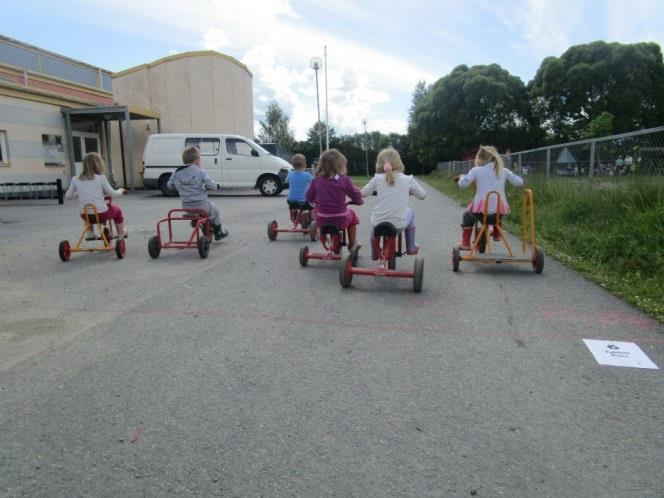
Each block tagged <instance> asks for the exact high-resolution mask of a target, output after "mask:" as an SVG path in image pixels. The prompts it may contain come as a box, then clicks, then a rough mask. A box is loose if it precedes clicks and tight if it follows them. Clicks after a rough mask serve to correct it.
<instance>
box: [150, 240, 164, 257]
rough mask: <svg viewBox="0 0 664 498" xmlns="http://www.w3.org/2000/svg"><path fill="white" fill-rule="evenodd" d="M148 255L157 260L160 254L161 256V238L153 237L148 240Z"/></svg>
mask: <svg viewBox="0 0 664 498" xmlns="http://www.w3.org/2000/svg"><path fill="white" fill-rule="evenodd" d="M148 254H149V255H150V257H151V258H152V259H157V258H158V257H159V254H161V242H159V237H157V236H156V235H153V236H152V237H150V240H148Z"/></svg>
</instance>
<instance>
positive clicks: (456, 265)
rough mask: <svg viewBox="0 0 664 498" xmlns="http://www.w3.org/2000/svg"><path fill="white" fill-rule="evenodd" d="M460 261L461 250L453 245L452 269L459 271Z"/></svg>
mask: <svg viewBox="0 0 664 498" xmlns="http://www.w3.org/2000/svg"><path fill="white" fill-rule="evenodd" d="M460 261H461V250H460V249H459V248H458V247H457V246H455V247H453V248H452V271H459V262H460Z"/></svg>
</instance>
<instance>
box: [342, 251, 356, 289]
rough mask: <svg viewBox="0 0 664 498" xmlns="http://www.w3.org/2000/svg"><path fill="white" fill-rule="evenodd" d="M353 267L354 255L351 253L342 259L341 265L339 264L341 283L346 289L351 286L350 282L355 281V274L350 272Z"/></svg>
mask: <svg viewBox="0 0 664 498" xmlns="http://www.w3.org/2000/svg"><path fill="white" fill-rule="evenodd" d="M352 267H353V255H352V254H349V255H348V256H346V258H345V259H343V260H342V262H341V266H339V284H341V287H343V288H344V289H345V288H347V287H350V284H351V282H352V281H353V274H352V273H351V272H350V269H351V268H352Z"/></svg>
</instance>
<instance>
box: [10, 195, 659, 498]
mask: <svg viewBox="0 0 664 498" xmlns="http://www.w3.org/2000/svg"><path fill="white" fill-rule="evenodd" d="M427 191H428V198H427V199H426V200H424V201H417V200H415V199H413V200H412V201H411V205H412V206H413V207H414V209H415V212H416V218H417V227H418V228H417V238H418V241H419V243H420V245H421V247H422V249H421V256H422V257H423V258H424V260H425V263H424V289H423V292H422V293H421V294H415V293H413V292H412V283H411V281H410V280H399V279H385V278H383V279H380V278H374V277H359V276H356V277H355V278H354V279H353V285H352V286H351V287H350V288H348V289H342V288H341V287H340V285H339V282H338V270H337V265H336V264H335V263H331V262H316V261H312V262H310V265H309V266H308V267H307V268H302V267H300V265H299V262H298V252H299V249H300V247H301V246H303V245H305V244H309V245H310V246H312V244H311V243H310V242H308V240H307V238H306V237H304V236H302V235H295V234H279V238H278V239H277V241H275V242H270V241H268V238H267V234H266V226H267V223H268V222H269V221H271V220H272V219H277V220H278V222H279V224H280V225H283V224H286V223H287V221H288V213H287V210H286V200H285V195H282V196H280V197H278V198H263V197H260V196H258V195H256V194H255V193H254V192H253V191H246V192H239V193H230V194H220V195H216V196H215V197H214V201H215V202H216V203H217V204H218V206H219V207H220V208H221V211H222V216H223V218H224V224H225V227H226V228H227V229H228V230H229V231H230V236H229V237H228V238H227V239H225V240H224V241H222V242H215V243H214V244H213V247H212V248H211V250H210V255H209V258H208V259H205V260H203V259H200V258H199V256H198V254H197V252H196V251H195V250H182V251H175V250H170V251H169V250H164V251H163V252H162V254H161V256H160V258H159V259H157V260H152V259H150V257H149V256H148V254H147V241H148V238H149V237H150V236H151V235H153V234H154V231H155V228H154V224H155V222H156V220H157V219H159V218H160V217H162V216H164V215H165V213H166V211H167V210H168V209H169V208H172V207H178V200H177V199H166V198H163V197H160V196H159V195H157V194H156V193H155V192H139V193H132V194H131V195H129V196H127V197H125V198H122V199H120V200H118V201H117V202H118V204H119V205H120V206H121V207H122V209H123V210H124V213H125V216H126V218H127V226H128V228H129V230H130V237H129V239H127V256H126V258H125V259H124V260H117V259H116V258H115V255H114V254H113V253H109V254H74V255H73V256H72V259H71V261H69V262H67V263H63V262H61V261H60V259H59V258H58V253H57V247H58V242H59V241H60V240H62V239H70V240H71V239H75V238H76V235H77V234H78V232H79V230H80V226H79V221H80V220H79V219H78V214H77V212H76V206H75V204H74V203H73V202H69V201H68V202H67V203H66V204H65V205H64V206H58V205H57V204H56V203H55V202H53V201H22V202H21V203H10V202H0V285H1V287H0V289H1V290H0V311H1V314H0V496H3V497H4V496H10V497H13V496H39V497H41V496H43V497H73V496H93V497H104V496H122V497H133V496H187V497H190V496H229V497H232V496H252V497H254V496H255V497H258V496H265V497H275V496H315V497H321V496H358V497H368V496H377V497H385V496H408V497H412V496H442V497H448V496H449V497H465V496H480V497H482V496H484V497H495V496H505V497H535V496H536V497H540V496H542V497H548V496H550V497H595V496H597V497H662V496H664V478H662V462H664V431H662V427H663V426H664V410H663V407H664V376H663V374H662V371H661V370H646V369H637V368H621V367H609V366H602V365H599V364H598V363H597V362H596V361H595V359H594V358H593V356H592V355H591V353H590V351H589V350H588V349H587V347H586V346H585V345H584V343H583V342H582V339H605V340H611V341H628V342H635V343H636V344H637V345H638V346H639V347H640V348H641V349H642V350H643V351H644V352H645V353H646V354H647V355H648V357H649V358H650V359H651V360H652V361H653V362H655V363H656V364H657V365H658V366H659V367H660V368H662V367H664V327H662V326H661V325H659V324H657V323H656V322H654V321H653V320H651V319H650V318H648V317H647V316H645V315H643V314H641V313H640V312H638V311H636V310H635V309H633V308H631V307H630V306H629V305H627V304H625V303H624V302H622V301H621V300H619V299H617V298H616V297H614V296H612V295H611V294H609V293H608V292H606V291H605V290H603V289H602V288H601V287H599V286H597V285H596V284H594V283H591V282H589V281H587V280H585V279H584V278H583V277H582V276H580V275H579V274H577V273H575V272H574V271H572V270H570V269H568V268H566V267H564V266H563V265H561V264H558V263H556V262H555V261H553V260H551V259H547V260H546V263H545V268H544V272H543V274H541V275H537V274H535V273H533V271H532V268H531V267H530V266H529V265H517V266H508V265H497V266H494V265H485V266H480V265H471V264H466V263H461V271H460V272H459V273H453V272H452V271H451V264H450V255H451V248H452V246H453V244H454V243H455V242H456V241H457V240H458V238H459V232H460V230H459V223H460V219H461V213H462V209H461V208H460V207H459V206H458V204H457V203H455V202H454V201H452V200H450V199H449V198H447V197H445V196H444V195H442V194H440V193H439V192H437V191H435V190H434V189H432V188H429V187H427ZM373 202H375V201H374V199H372V198H370V199H368V201H367V204H366V205H365V206H361V207H359V208H357V210H358V214H359V215H360V218H361V220H362V224H361V225H360V227H359V233H360V235H361V238H362V240H363V241H364V248H363V249H362V251H361V256H360V264H361V265H365V266H366V265H370V264H371V261H370V259H369V257H368V241H367V240H366V239H367V237H368V230H369V229H368V220H369V213H370V210H371V206H372V204H373ZM186 230H190V229H189V228H184V231H186ZM312 247H314V246H312ZM412 265H413V258H412V257H403V258H400V259H399V260H398V261H397V268H404V269H405V268H412Z"/></svg>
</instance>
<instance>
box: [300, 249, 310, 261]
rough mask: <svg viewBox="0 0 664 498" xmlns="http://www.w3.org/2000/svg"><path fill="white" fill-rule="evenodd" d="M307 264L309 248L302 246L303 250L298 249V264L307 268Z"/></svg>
mask: <svg viewBox="0 0 664 498" xmlns="http://www.w3.org/2000/svg"><path fill="white" fill-rule="evenodd" d="M308 262H309V247H308V246H304V247H303V248H301V249H300V264H301V265H302V266H307V263H308Z"/></svg>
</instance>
